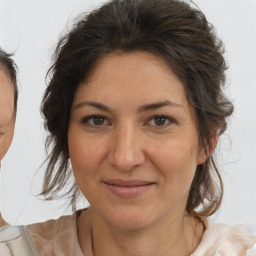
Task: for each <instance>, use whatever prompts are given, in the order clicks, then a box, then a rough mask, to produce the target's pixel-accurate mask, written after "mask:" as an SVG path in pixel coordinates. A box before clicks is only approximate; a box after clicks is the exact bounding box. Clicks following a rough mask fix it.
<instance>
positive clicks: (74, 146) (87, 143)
mask: <svg viewBox="0 0 256 256" xmlns="http://www.w3.org/2000/svg"><path fill="white" fill-rule="evenodd" d="M68 148H69V156H70V161H71V164H72V167H73V171H74V174H75V176H80V175H89V174H90V173H91V174H93V173H95V172H96V171H97V169H98V166H99V165H100V164H101V162H102V160H103V158H104V152H103V150H102V145H101V143H100V142H99V141H97V140H93V139H91V138H90V137H88V136H83V135H82V134H79V133H72V132H71V133H69V139H68Z"/></svg>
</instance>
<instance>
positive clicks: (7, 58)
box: [0, 48, 18, 109]
mask: <svg viewBox="0 0 256 256" xmlns="http://www.w3.org/2000/svg"><path fill="white" fill-rule="evenodd" d="M11 57H12V54H8V53H6V52H5V51H3V50H2V49H1V48H0V70H2V71H4V72H5V73H6V75H7V76H8V77H9V78H10V80H11V82H12V84H13V89H14V107H15V109H17V101H18V86H17V78H16V75H17V66H16V64H15V63H14V61H13V60H12V59H11Z"/></svg>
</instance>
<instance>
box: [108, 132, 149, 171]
mask: <svg viewBox="0 0 256 256" xmlns="http://www.w3.org/2000/svg"><path fill="white" fill-rule="evenodd" d="M109 161H110V163H111V165H113V166H114V167H115V168H116V169H118V170H120V171H131V170H133V169H134V168H135V167H138V166H140V165H142V164H143V163H144V162H145V153H144V150H143V145H142V141H141V135H140V134H139V132H138V131H136V129H135V128H133V127H130V128H127V127H126V128H121V127H120V128H118V129H116V131H114V132H113V136H112V141H111V145H110V151H109Z"/></svg>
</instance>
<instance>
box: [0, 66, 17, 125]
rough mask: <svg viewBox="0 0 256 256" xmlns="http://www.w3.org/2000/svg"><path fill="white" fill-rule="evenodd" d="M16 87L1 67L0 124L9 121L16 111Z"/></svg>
mask: <svg viewBox="0 0 256 256" xmlns="http://www.w3.org/2000/svg"><path fill="white" fill-rule="evenodd" d="M14 97H15V96H14V88H13V84H12V82H11V80H10V78H9V77H8V76H7V74H6V72H4V70H2V69H0V125H4V124H5V123H8V122H9V120H10V119H11V117H12V115H13V111H14Z"/></svg>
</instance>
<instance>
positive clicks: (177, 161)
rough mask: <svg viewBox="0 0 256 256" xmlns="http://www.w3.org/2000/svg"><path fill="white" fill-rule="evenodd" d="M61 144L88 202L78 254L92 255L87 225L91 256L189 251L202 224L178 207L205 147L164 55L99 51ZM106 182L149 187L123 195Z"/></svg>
mask: <svg viewBox="0 0 256 256" xmlns="http://www.w3.org/2000/svg"><path fill="white" fill-rule="evenodd" d="M97 116H98V117H97ZM99 116H100V117H99ZM68 145H69V155H70V160H71V163H72V166H73V172H74V175H75V178H76V181H77V184H78V186H79V188H80V189H81V191H82V193H83V195H84V196H85V197H86V199H87V200H88V201H89V202H90V204H91V207H90V210H88V211H86V212H85V213H84V214H82V215H80V216H79V218H78V221H77V228H78V239H79V243H80V246H81V249H82V251H83V253H84V254H85V255H91V254H90V253H92V252H89V251H88V246H87V245H86V241H87V238H88V237H89V236H90V234H89V233H88V230H90V229H91V228H92V234H93V235H92V239H93V255H94V256H99V255H104V256H108V255H109V256H110V255H125V256H126V255H129V256H131V255H134V256H135V255H137V256H138V255H140V256H144V255H147V256H150V255H152V256H153V255H154V256H159V255H161V256H163V255H164V256H166V255H168V256H172V255H176V256H177V255H180V256H182V255H184V256H185V255H189V254H190V253H192V252H193V251H194V250H195V248H196V247H197V246H198V244H199V242H200V240H201V237H202V235H203V227H202V224H201V223H199V222H197V221H196V220H195V219H194V218H192V217H191V216H187V215H186V212H185V207H186V203H187V198H188V194H189V189H190V186H191V183H192V180H193V177H194V174H195V171H196V167H197V165H198V164H202V163H203V162H204V161H205V157H204V154H205V151H204V150H203V149H202V148H201V147H200V145H199V143H198V132H197V127H196V120H195V115H194V111H193V108H192V107H191V106H190V105H189V103H188V101H187V99H186V96H185V92H184V89H183V85H182V83H181V81H180V80H179V79H178V78H177V77H176V76H175V74H174V73H173V72H172V71H171V70H170V68H169V67H167V65H166V63H165V62H164V60H162V59H161V58H160V57H157V56H154V55H152V54H150V53H147V52H133V53H120V52H115V53H112V54H109V55H107V56H104V57H102V58H101V59H100V60H99V61H98V62H97V64H96V67H95V69H94V71H93V73H92V74H91V76H90V77H89V79H88V80H87V81H85V82H82V83H81V84H80V85H79V87H78V89H77V91H76V94H75V97H74V101H73V105H72V109H71V117H70V124H69V131H68ZM112 180H118V181H119V180H122V181H125V182H126V181H134V180H139V181H140V182H141V181H143V182H147V183H150V185H148V187H147V189H146V190H145V191H143V192H142V193H140V194H138V195H137V196H134V197H129V193H128V197H127V198H124V197H120V196H118V195H116V194H115V193H113V191H111V189H110V188H109V185H107V184H108V183H110V182H111V181H112ZM131 245H132V246H131Z"/></svg>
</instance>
